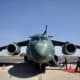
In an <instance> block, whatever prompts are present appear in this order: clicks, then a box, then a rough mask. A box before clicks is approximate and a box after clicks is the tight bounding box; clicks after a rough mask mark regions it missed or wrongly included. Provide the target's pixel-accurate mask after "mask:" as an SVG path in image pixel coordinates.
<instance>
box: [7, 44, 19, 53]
mask: <svg viewBox="0 0 80 80" xmlns="http://www.w3.org/2000/svg"><path fill="white" fill-rule="evenodd" d="M7 50H8V52H9V54H10V55H17V54H18V53H20V47H19V46H18V45H16V44H10V45H8V47H7Z"/></svg>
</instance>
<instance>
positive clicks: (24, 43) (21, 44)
mask: <svg viewBox="0 0 80 80" xmlns="http://www.w3.org/2000/svg"><path fill="white" fill-rule="evenodd" d="M28 43H29V40H25V41H21V42H15V44H16V45H18V46H20V47H22V46H27V45H28ZM7 47H8V45H5V46H2V47H0V51H1V50H3V49H6V48H7Z"/></svg>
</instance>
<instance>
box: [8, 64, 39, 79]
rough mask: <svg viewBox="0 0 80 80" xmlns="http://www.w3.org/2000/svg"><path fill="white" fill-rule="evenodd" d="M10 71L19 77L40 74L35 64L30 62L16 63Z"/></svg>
mask: <svg viewBox="0 0 80 80" xmlns="http://www.w3.org/2000/svg"><path fill="white" fill-rule="evenodd" d="M8 73H9V74H10V75H12V76H15V77H19V78H29V77H33V76H36V75H38V74H39V72H38V70H37V69H36V67H35V65H34V64H28V63H19V64H14V66H13V67H12V68H10V69H9V70H8Z"/></svg>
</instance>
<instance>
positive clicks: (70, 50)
mask: <svg viewBox="0 0 80 80" xmlns="http://www.w3.org/2000/svg"><path fill="white" fill-rule="evenodd" d="M75 51H76V46H75V45H74V44H72V43H69V42H66V43H65V45H64V46H63V48H62V52H63V54H66V55H72V54H74V52H75Z"/></svg>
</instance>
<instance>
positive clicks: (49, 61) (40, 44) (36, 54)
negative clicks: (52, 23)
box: [0, 25, 80, 72]
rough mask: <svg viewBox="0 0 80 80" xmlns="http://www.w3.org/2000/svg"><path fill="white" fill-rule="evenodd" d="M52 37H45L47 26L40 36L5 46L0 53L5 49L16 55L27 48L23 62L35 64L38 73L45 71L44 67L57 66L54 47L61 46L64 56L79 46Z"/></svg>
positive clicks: (0, 49)
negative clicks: (21, 49) (23, 48)
mask: <svg viewBox="0 0 80 80" xmlns="http://www.w3.org/2000/svg"><path fill="white" fill-rule="evenodd" d="M50 37H52V36H48V35H47V25H46V28H45V31H44V32H43V33H41V34H36V35H33V36H31V37H30V39H29V40H25V41H21V42H16V43H13V44H9V45H6V46H2V47H0V51H2V50H3V49H7V50H8V52H9V54H10V55H17V54H19V53H20V47H22V46H27V50H26V55H25V56H24V61H27V62H32V63H34V64H36V66H37V68H38V69H39V71H40V72H44V71H45V66H47V65H48V66H51V65H53V64H55V65H57V66H59V64H58V63H57V56H56V55H55V46H61V47H62V52H63V54H64V55H72V54H74V53H75V51H76V49H77V48H79V49H80V45H76V44H73V43H70V42H69V41H67V42H62V41H57V40H51V38H50Z"/></svg>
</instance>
